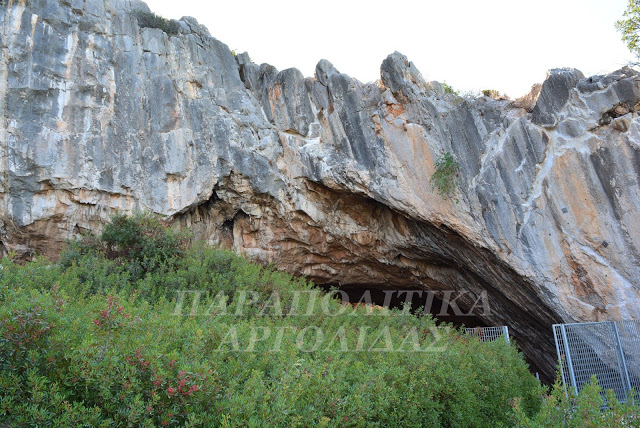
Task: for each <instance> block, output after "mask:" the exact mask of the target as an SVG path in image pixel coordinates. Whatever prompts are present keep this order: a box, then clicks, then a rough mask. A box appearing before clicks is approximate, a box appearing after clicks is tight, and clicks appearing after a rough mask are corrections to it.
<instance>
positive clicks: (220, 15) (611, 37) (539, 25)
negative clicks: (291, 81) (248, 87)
mask: <svg viewBox="0 0 640 428" xmlns="http://www.w3.org/2000/svg"><path fill="white" fill-rule="evenodd" d="M627 1H628V0H537V1H531V0H526V1H522V0H484V1H478V0H457V1H447V0H439V1H430V0H422V1H404V0H395V1H394V0H387V1H377V0H369V1H360V0H317V1H313V2H308V1H304V0H262V1H254V0H241V1H230V0H226V1H207V0H147V1H146V2H147V4H148V5H149V7H150V8H151V10H152V11H153V12H155V13H157V14H159V15H162V16H164V17H166V18H172V19H179V18H180V17H182V16H193V17H195V18H196V19H197V20H198V22H199V23H200V24H204V25H205V26H206V27H207V28H208V29H209V32H210V33H211V35H212V36H213V37H215V38H216V39H218V40H220V41H222V42H223V43H225V44H227V45H228V46H229V48H230V49H234V50H235V51H236V52H238V53H240V52H245V51H246V52H248V53H249V56H250V57H251V59H252V61H253V62H255V63H258V64H260V63H263V62H266V63H269V64H271V65H273V66H275V67H276V68H277V69H279V70H284V69H286V68H290V67H295V68H297V69H299V70H300V71H302V73H303V74H304V75H305V76H313V74H314V70H315V66H316V64H317V63H318V61H319V60H320V59H323V58H324V59H327V60H329V61H331V62H332V63H333V65H334V66H335V67H336V68H337V69H338V70H339V71H340V72H342V73H346V74H348V75H350V76H352V77H355V78H357V79H358V80H360V81H362V82H370V81H374V80H377V79H379V78H380V64H381V63H382V61H383V60H384V58H386V56H387V55H388V54H390V53H392V52H394V51H399V52H401V53H403V54H404V55H406V56H407V57H408V58H409V60H410V61H412V62H413V63H414V64H415V65H416V67H418V69H419V70H420V71H421V73H422V75H423V76H424V78H425V79H427V80H437V81H440V82H442V81H446V82H447V83H448V84H449V85H451V86H452V87H453V88H454V89H456V90H459V91H462V92H465V91H480V90H483V89H496V90H498V91H500V92H501V93H506V94H507V95H509V96H511V97H519V96H521V95H524V94H526V93H527V92H529V90H530V88H531V85H533V84H535V83H541V82H542V81H543V80H544V78H545V76H546V74H547V70H549V69H551V68H559V67H573V68H577V69H579V70H581V71H582V72H583V73H584V74H585V75H586V76H590V75H594V74H604V73H607V72H611V71H614V70H617V69H619V68H620V67H622V66H623V65H625V64H627V63H628V62H629V61H632V60H633V59H634V57H633V56H632V55H631V54H630V53H629V51H628V50H627V48H626V46H625V44H624V43H623V42H622V41H621V40H620V34H619V33H618V32H617V31H616V29H615V27H614V23H615V22H616V20H618V19H620V18H621V17H622V14H623V12H624V10H625V9H626V5H627Z"/></svg>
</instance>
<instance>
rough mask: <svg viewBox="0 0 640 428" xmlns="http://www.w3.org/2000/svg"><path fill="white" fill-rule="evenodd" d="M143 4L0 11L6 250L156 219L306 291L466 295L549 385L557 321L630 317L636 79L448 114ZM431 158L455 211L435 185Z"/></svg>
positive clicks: (638, 271)
mask: <svg viewBox="0 0 640 428" xmlns="http://www.w3.org/2000/svg"><path fill="white" fill-rule="evenodd" d="M138 9H140V10H148V8H147V6H146V5H145V4H144V3H140V2H137V1H135V0H131V1H129V0H105V1H104V2H103V1H100V0H90V1H84V0H67V1H64V0H62V1H61V0H26V1H25V0H6V1H5V2H4V5H2V6H0V31H1V32H2V34H1V35H0V37H1V39H0V52H1V53H0V58H1V61H0V143H1V144H0V165H1V166H0V169H1V175H0V192H1V193H0V220H1V224H0V234H1V236H0V239H1V241H2V249H3V251H4V252H6V251H16V252H17V253H18V254H19V255H23V256H25V257H27V256H29V255H31V254H33V253H39V254H44V255H47V256H50V257H54V258H55V257H56V255H57V254H58V253H59V251H60V249H61V248H62V246H63V245H64V242H65V240H66V239H69V238H72V237H76V236H79V235H80V234H81V233H82V232H84V231H87V230H91V231H96V232H97V231H99V230H100V228H101V227H102V225H104V224H105V222H107V221H108V219H109V218H110V216H111V215H113V214H114V213H116V212H117V211H118V210H120V211H123V212H127V213H131V212H134V211H137V210H150V211H153V212H155V213H159V214H161V215H164V216H167V217H168V218H171V219H173V220H174V222H175V223H176V224H177V225H179V226H180V227H182V228H187V229H190V230H192V231H193V232H194V234H195V237H197V238H201V239H205V240H207V241H208V242H210V243H212V244H220V245H222V246H225V247H229V248H234V249H236V250H238V251H240V252H242V253H245V254H247V255H248V256H249V257H251V258H253V259H255V260H259V261H262V262H271V263H274V264H275V265H276V266H277V267H279V268H281V269H284V270H287V271H289V272H291V273H292V274H296V275H298V274H304V275H307V276H309V277H310V278H311V279H312V280H313V281H315V282H316V283H318V284H324V285H342V286H345V287H347V288H349V289H356V290H358V289H374V290H383V289H416V290H433V291H435V292H436V297H437V298H443V296H444V294H442V293H441V292H442V291H444V290H456V291H457V292H462V291H464V292H465V293H466V294H464V295H463V296H462V297H460V298H459V299H458V300H457V304H458V306H459V307H460V309H461V310H462V311H465V312H468V311H472V312H473V313H474V314H475V317H474V318H473V319H474V320H475V321H474V322H477V323H480V324H483V325H508V326H509V328H510V332H511V333H512V335H513V336H514V338H515V339H516V341H517V343H518V345H519V346H520V348H521V349H522V350H523V351H524V352H525V354H526V355H527V356H528V357H529V359H530V360H531V361H533V362H535V364H536V366H537V367H538V368H539V369H540V370H541V371H542V373H543V374H544V375H546V376H547V377H549V376H552V375H553V370H554V367H555V359H556V356H555V348H554V344H553V339H552V335H551V324H552V323H554V322H560V321H566V322H570V321H588V320H606V319H623V318H626V319H629V318H631V319H637V318H638V317H640V283H639V280H638V278H640V250H639V247H640V210H639V208H640V186H639V179H640V152H639V150H640V120H639V119H638V114H637V112H636V111H637V110H638V109H639V108H640V104H638V102H639V100H640V75H638V73H637V72H635V71H633V70H631V69H629V68H624V69H622V70H619V71H616V72H614V73H612V74H609V75H607V76H594V77H591V78H585V77H584V76H583V75H582V73H580V72H579V71H578V70H574V69H557V70H552V71H551V72H550V73H549V76H548V78H547V79H546V80H545V82H544V83H543V84H542V87H540V86H537V87H536V88H534V89H533V91H532V93H531V94H529V96H526V97H523V98H522V99H521V100H518V101H515V102H511V101H508V100H495V99H492V98H489V97H481V98H477V99H463V98H460V97H458V96H456V95H453V94H445V93H444V91H443V90H442V86H441V85H440V84H438V83H437V82H426V81H425V80H424V79H423V78H422V76H421V74H420V72H419V71H418V70H417V69H416V68H415V66H414V65H413V64H412V63H411V62H409V61H408V60H407V58H406V57H404V56H403V55H401V54H400V53H397V52H396V53H393V54H391V55H389V56H388V57H387V58H386V59H385V60H384V62H383V63H382V67H381V77H382V79H381V81H380V82H376V83H369V84H363V83H360V82H359V81H357V80H355V79H352V78H350V77H349V76H347V75H345V74H341V73H340V72H339V71H338V70H336V69H335V68H334V67H333V65H332V64H331V63H329V62H328V61H326V60H322V61H320V62H319V63H318V66H317V68H316V73H315V77H314V78H305V77H303V76H302V74H301V73H300V72H299V71H298V70H295V69H289V70H284V71H278V70H276V69H275V68H274V67H272V66H270V65H267V64H262V65H257V64H253V63H251V62H250V61H249V58H248V56H247V55H246V54H243V55H239V56H238V57H237V58H235V57H234V55H233V54H232V53H231V52H230V50H229V49H228V47H227V46H226V45H224V44H223V43H221V42H219V41H217V40H216V39H214V38H212V37H211V36H210V35H209V33H208V31H207V29H206V28H204V27H202V26H200V25H198V23H197V22H196V20H195V19H193V18H182V19H181V20H180V21H178V24H179V33H178V34H173V35H168V34H167V33H165V32H163V31H162V30H161V29H157V28H140V26H139V25H138V21H137V19H136V18H135V16H134V15H132V13H131V12H132V11H133V10H138ZM239 31H240V30H239ZM446 152H450V153H451V154H452V155H453V156H454V158H455V159H456V160H457V162H458V163H459V164H460V170H459V175H458V178H457V180H458V189H457V193H456V195H455V196H454V197H452V198H449V199H445V198H443V197H441V196H440V195H439V194H438V192H437V191H435V190H433V189H432V188H431V186H430V177H431V175H432V174H433V173H434V164H435V162H436V160H438V159H439V158H440V156H442V155H443V154H444V153H446ZM456 200H457V201H456ZM485 291H486V296H487V300H488V303H489V306H490V311H486V308H484V307H481V305H475V307H474V303H476V301H477V300H478V299H479V298H480V296H482V293H483V292H485Z"/></svg>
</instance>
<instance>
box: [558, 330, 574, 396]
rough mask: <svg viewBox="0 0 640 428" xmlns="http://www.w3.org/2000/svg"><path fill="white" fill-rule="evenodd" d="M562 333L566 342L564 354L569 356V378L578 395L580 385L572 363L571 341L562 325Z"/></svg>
mask: <svg viewBox="0 0 640 428" xmlns="http://www.w3.org/2000/svg"><path fill="white" fill-rule="evenodd" d="M560 331H561V332H562V341H563V342H564V353H565V355H566V356H567V367H568V368H569V378H570V379H571V385H572V386H573V389H574V390H575V391H576V394H577V393H578V385H576V375H575V373H574V372H573V362H572V361H571V352H569V341H568V340H567V332H566V330H565V328H564V324H560Z"/></svg>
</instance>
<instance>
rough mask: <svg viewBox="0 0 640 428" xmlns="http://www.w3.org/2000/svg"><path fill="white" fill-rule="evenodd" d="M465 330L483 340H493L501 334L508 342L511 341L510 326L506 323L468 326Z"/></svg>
mask: <svg viewBox="0 0 640 428" xmlns="http://www.w3.org/2000/svg"><path fill="white" fill-rule="evenodd" d="M465 332H466V333H467V334H468V335H469V336H473V337H477V338H478V339H480V341H482V342H491V341H493V340H496V339H497V338H499V337H501V336H504V338H505V340H506V341H507V343H509V327H507V326H506V325H503V326H500V327H474V328H467V329H465Z"/></svg>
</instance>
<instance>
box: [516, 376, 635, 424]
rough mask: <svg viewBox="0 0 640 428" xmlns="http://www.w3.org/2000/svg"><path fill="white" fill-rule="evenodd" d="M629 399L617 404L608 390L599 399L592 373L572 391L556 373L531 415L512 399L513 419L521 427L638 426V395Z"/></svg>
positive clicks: (598, 391)
mask: <svg viewBox="0 0 640 428" xmlns="http://www.w3.org/2000/svg"><path fill="white" fill-rule="evenodd" d="M632 398H633V397H630V398H629V400H627V402H626V403H625V404H620V402H619V401H618V399H617V398H616V396H615V394H614V392H613V391H612V390H609V391H607V393H606V394H605V398H604V399H603V396H602V388H601V387H600V385H598V381H597V379H596V376H595V375H594V376H593V377H592V378H591V382H590V383H589V384H587V385H585V386H584V387H583V388H582V389H581V390H580V393H578V394H576V392H575V390H574V389H573V388H569V389H568V390H567V389H565V387H564V386H563V384H562V381H561V379H560V375H558V377H557V379H556V381H555V383H554V384H553V387H552V388H551V391H545V388H541V400H542V406H541V408H540V410H539V411H538V412H537V413H535V414H534V416H533V417H529V416H527V415H526V414H525V412H523V411H522V409H521V408H520V403H519V402H518V401H517V400H516V402H514V407H515V422H516V424H517V426H518V427H522V428H543V427H575V428H583V427H624V426H629V427H638V426H640V408H639V406H640V404H639V401H638V399H640V396H638V395H637V394H636V395H635V400H634V399H632ZM634 402H635V404H634Z"/></svg>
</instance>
